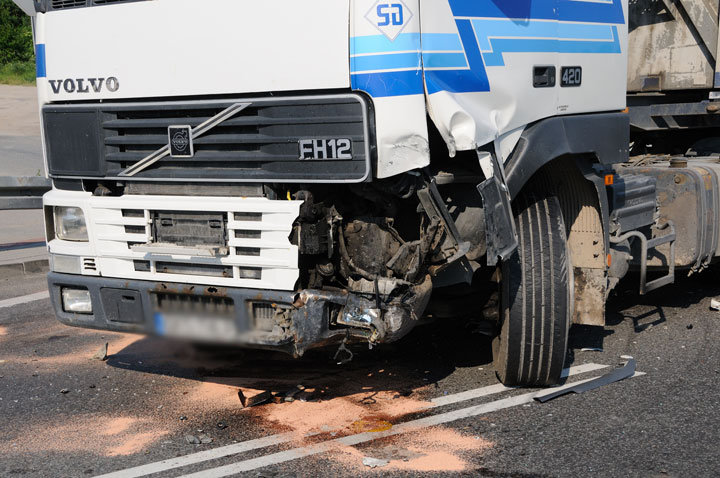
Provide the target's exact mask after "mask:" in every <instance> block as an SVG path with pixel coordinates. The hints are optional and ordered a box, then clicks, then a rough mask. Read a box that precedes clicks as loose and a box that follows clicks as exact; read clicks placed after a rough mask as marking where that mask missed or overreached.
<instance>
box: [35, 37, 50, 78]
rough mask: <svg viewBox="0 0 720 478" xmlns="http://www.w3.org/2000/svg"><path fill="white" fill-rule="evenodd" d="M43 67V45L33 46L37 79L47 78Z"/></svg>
mask: <svg viewBox="0 0 720 478" xmlns="http://www.w3.org/2000/svg"><path fill="white" fill-rule="evenodd" d="M45 65H46V63H45V44H44V43H38V44H37V45H35V76H36V77H37V78H46V77H47V71H46V66H45Z"/></svg>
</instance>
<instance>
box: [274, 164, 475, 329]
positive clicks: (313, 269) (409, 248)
mask: <svg viewBox="0 0 720 478" xmlns="http://www.w3.org/2000/svg"><path fill="white" fill-rule="evenodd" d="M452 189H453V194H455V195H458V194H464V192H463V191H464V190H463V189H462V188H458V187H457V186H455V187H454V188H452ZM468 190H469V191H470V194H475V197H476V198H477V204H476V207H470V206H468V205H467V202H466V198H463V199H462V201H461V203H462V204H463V207H462V208H459V207H454V205H453V198H452V197H449V196H448V197H443V196H442V194H441V192H440V191H439V190H438V188H437V186H436V185H435V184H434V183H433V182H432V181H431V180H426V179H425V178H423V177H422V176H420V175H419V174H407V175H403V176H401V177H400V178H393V179H392V180H388V181H386V182H383V183H377V184H376V183H373V184H362V185H353V186H340V187H330V186H318V187H313V188H312V189H311V188H308V189H301V190H297V191H290V192H289V193H286V194H290V195H291V196H292V197H293V198H294V199H297V200H303V201H304V203H303V206H302V207H301V210H300V216H299V217H298V220H297V221H296V224H295V226H294V229H293V232H292V235H291V242H292V243H293V244H296V245H297V246H298V249H299V252H300V262H301V264H300V265H301V270H302V272H301V278H300V284H298V287H297V290H299V291H302V292H300V294H299V297H298V305H299V304H302V305H304V304H307V303H308V301H312V300H314V299H315V300H316V299H318V298H319V297H322V299H323V300H325V301H327V302H329V303H331V304H334V307H332V308H331V313H330V317H328V320H329V321H330V324H329V325H330V327H331V328H332V327H338V328H342V329H346V330H347V333H348V335H349V336H355V337H361V338H364V339H366V340H368V341H369V342H370V343H379V342H391V341H395V340H398V339H399V338H401V337H402V336H404V335H405V334H407V333H408V332H409V331H410V330H411V329H412V328H413V326H414V325H415V324H416V323H417V322H418V321H419V318H420V317H421V316H422V314H423V312H424V310H425V308H426V306H427V304H428V302H429V300H430V295H431V292H432V288H433V278H434V277H437V276H438V275H439V274H440V273H442V272H443V271H444V270H445V269H446V268H447V267H448V266H449V265H450V264H452V263H453V262H456V261H460V260H463V261H467V259H466V256H468V255H469V257H470V258H472V259H477V258H479V257H480V256H482V255H483V254H484V251H485V248H484V242H483V238H484V226H483V224H484V223H483V221H482V207H481V206H480V204H479V200H480V197H479V195H478V194H477V192H476V191H474V192H473V191H472V189H471V187H468ZM278 196H281V197H282V196H283V194H280V193H278ZM448 206H450V208H448ZM471 206H472V205H471ZM418 213H419V214H418ZM456 224H461V225H462V231H460V230H458V228H457V227H456ZM465 270H467V271H470V272H471V271H472V267H470V266H467V267H465ZM463 280H467V277H464V276H462V277H461V278H460V279H459V280H458V281H459V282H461V281H463ZM319 291H323V292H319ZM335 291H337V292H335Z"/></svg>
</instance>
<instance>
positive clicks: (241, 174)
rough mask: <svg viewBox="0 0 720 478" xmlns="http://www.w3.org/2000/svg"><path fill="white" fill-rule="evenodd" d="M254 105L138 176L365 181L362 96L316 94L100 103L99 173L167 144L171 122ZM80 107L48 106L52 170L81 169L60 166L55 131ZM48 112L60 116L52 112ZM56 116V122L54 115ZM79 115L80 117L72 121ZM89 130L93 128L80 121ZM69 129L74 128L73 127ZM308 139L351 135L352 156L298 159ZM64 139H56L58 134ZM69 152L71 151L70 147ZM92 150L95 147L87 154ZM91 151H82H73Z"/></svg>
mask: <svg viewBox="0 0 720 478" xmlns="http://www.w3.org/2000/svg"><path fill="white" fill-rule="evenodd" d="M242 102H249V103H251V104H250V106H248V107H247V108H245V109H244V110H242V111H240V112H239V113H238V114H237V115H236V116H234V117H232V118H230V119H228V120H226V121H224V122H223V123H221V124H220V125H218V126H216V127H215V128H213V129H211V130H210V131H209V132H207V133H206V134H204V135H202V136H199V137H196V138H194V140H193V144H194V153H195V154H194V156H193V157H190V158H172V157H169V156H168V157H165V158H164V159H162V160H160V161H159V162H157V163H156V164H154V165H153V166H151V167H149V168H148V169H147V170H145V171H142V172H140V173H138V174H137V175H136V176H134V177H135V178H136V179H223V180H228V179H229V180H238V181H239V180H297V181H333V180H338V181H361V180H363V179H365V178H366V176H367V175H368V174H369V158H368V152H369V146H368V141H367V139H368V136H369V135H368V127H369V126H368V108H367V105H366V104H365V102H364V101H363V100H362V99H361V97H360V96H358V95H352V94H348V95H338V96H332V97H319V98H299V99H298V98H294V99H249V100H232V101H231V100H223V101H216V102H188V103H132V104H126V105H123V104H114V105H98V106H94V107H91V108H88V109H91V110H92V109H94V110H95V113H96V115H92V114H91V115H87V114H86V115H85V116H86V117H87V118H90V117H93V116H94V119H92V121H96V122H98V127H97V134H98V136H99V138H98V139H99V141H98V142H97V143H96V145H97V146H99V151H100V155H101V156H102V159H103V161H101V163H100V164H98V165H97V166H98V174H96V175H91V176H106V177H116V176H117V175H119V174H120V173H121V172H122V171H123V170H124V169H126V168H128V167H129V166H132V165H133V164H135V163H137V162H138V161H140V160H142V159H143V158H145V157H147V156H148V155H150V154H152V153H153V152H155V151H157V150H158V149H160V148H162V147H164V146H166V145H167V144H168V127H169V126H185V125H186V126H190V127H192V128H195V127H197V126H199V125H200V124H202V123H203V122H205V121H207V120H208V119H210V118H212V117H213V116H215V115H217V114H218V113H220V112H221V111H223V110H224V109H226V108H228V107H229V106H231V105H233V104H235V103H242ZM84 109H85V107H83V106H79V105H78V106H69V107H68V106H65V107H63V106H50V107H46V108H45V109H44V112H45V115H46V120H47V121H46V124H49V125H52V127H53V130H52V131H50V132H48V136H47V139H48V143H49V148H48V149H49V151H50V153H49V157H50V163H51V168H50V169H51V173H53V174H56V175H61V174H62V170H63V169H65V170H67V171H68V173H67V174H70V175H72V174H73V171H81V170H82V171H87V164H83V168H77V167H68V168H63V167H62V164H59V163H60V162H62V161H63V158H62V157H56V156H60V154H61V153H60V152H58V154H57V155H55V154H53V144H52V143H53V141H52V140H53V137H57V138H58V140H63V141H65V142H67V141H66V138H67V135H65V134H61V135H58V132H57V131H55V130H56V129H57V128H62V127H63V124H68V125H69V124H71V123H72V121H61V117H60V116H57V115H63V114H64V115H68V116H70V115H71V114H72V113H75V114H74V115H72V116H73V118H79V120H84V121H90V120H88V119H83V116H81V115H78V114H77V113H79V112H83V111H84V112H85V113H92V111H86V110H84ZM48 115H50V116H53V115H55V116H56V117H55V118H48ZM53 119H55V121H53ZM75 121H78V120H75ZM75 129H77V130H83V131H85V132H87V130H88V128H87V127H85V128H77V127H76V128H75ZM69 133H70V134H71V132H69ZM304 139H326V140H331V139H349V140H351V142H352V159H348V160H337V159H325V160H317V161H312V160H311V161H308V160H300V153H299V141H300V140H304ZM58 142H59V141H58ZM72 153H73V152H72V151H67V152H66V154H65V156H67V154H72ZM88 155H89V156H92V152H91V153H90V154H88ZM88 155H83V154H77V153H75V154H74V156H75V157H86V156H88Z"/></svg>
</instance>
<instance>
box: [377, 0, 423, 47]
mask: <svg viewBox="0 0 720 478" xmlns="http://www.w3.org/2000/svg"><path fill="white" fill-rule="evenodd" d="M365 18H367V20H368V21H369V22H370V23H372V24H373V25H374V26H375V28H377V29H378V30H379V31H380V33H382V34H383V35H385V36H386V37H387V38H388V40H390V41H395V39H396V38H397V37H398V35H400V33H402V31H403V30H404V29H405V27H406V26H407V25H408V24H409V23H410V20H412V18H413V12H412V11H411V10H410V9H409V8H408V6H407V5H405V2H403V0H378V1H377V2H375V3H374V4H373V6H372V8H370V11H368V12H367V14H366V15H365Z"/></svg>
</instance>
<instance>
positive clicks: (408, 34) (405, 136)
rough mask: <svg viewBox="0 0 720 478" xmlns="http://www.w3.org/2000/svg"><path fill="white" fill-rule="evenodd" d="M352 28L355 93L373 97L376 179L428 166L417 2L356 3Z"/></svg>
mask: <svg viewBox="0 0 720 478" xmlns="http://www.w3.org/2000/svg"><path fill="white" fill-rule="evenodd" d="M352 8H353V12H352V22H351V25H350V36H351V38H350V73H351V75H350V77H351V84H352V88H353V89H354V90H360V91H365V92H366V93H368V94H369V95H370V96H371V97H372V98H373V104H374V107H375V121H376V123H375V128H376V137H377V157H378V161H377V171H376V176H377V177H378V178H387V177H390V176H395V175H397V174H400V173H404V172H406V171H410V170H413V169H418V168H423V167H425V166H427V165H428V164H430V150H429V147H428V129H427V121H426V114H425V98H424V86H423V72H422V55H421V43H420V4H419V1H418V0H397V1H393V2H386V1H378V0H355V1H354V2H353V3H352Z"/></svg>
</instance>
